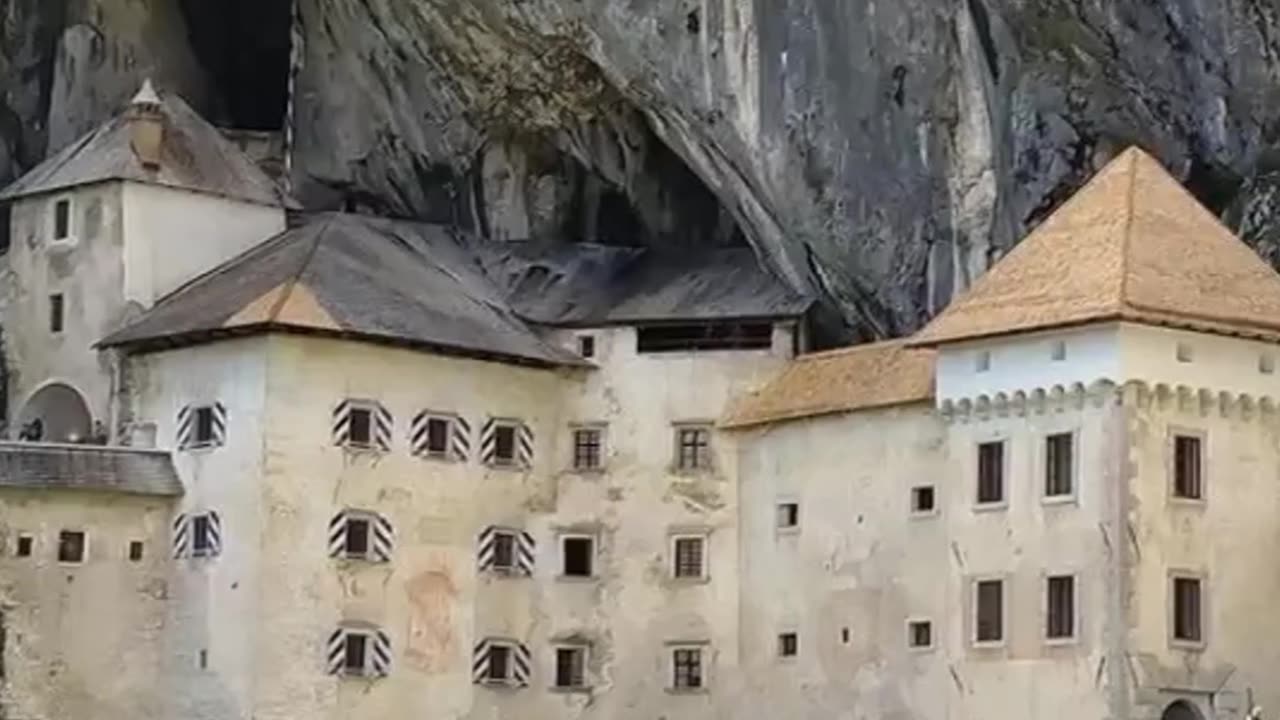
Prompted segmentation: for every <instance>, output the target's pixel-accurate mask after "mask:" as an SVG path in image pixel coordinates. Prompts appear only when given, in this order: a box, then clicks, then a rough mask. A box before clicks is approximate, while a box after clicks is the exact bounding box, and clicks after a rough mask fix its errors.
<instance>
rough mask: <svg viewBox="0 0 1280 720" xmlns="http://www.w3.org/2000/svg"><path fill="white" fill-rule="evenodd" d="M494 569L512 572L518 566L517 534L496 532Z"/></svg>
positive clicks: (494, 539) (494, 538)
mask: <svg viewBox="0 0 1280 720" xmlns="http://www.w3.org/2000/svg"><path fill="white" fill-rule="evenodd" d="M492 567H493V569H494V570H497V571H499V572H511V571H512V570H515V567H516V536H515V534H514V533H509V532H500V531H499V532H495V533H494V534H493V564H492Z"/></svg>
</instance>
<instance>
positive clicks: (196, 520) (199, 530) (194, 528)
mask: <svg viewBox="0 0 1280 720" xmlns="http://www.w3.org/2000/svg"><path fill="white" fill-rule="evenodd" d="M212 550H213V533H212V528H211V527H210V526H209V516H208V515H196V516H195V517H193V518H191V553H192V554H193V555H196V556H197V557H198V556H201V555H208V554H209V553H210V552H212Z"/></svg>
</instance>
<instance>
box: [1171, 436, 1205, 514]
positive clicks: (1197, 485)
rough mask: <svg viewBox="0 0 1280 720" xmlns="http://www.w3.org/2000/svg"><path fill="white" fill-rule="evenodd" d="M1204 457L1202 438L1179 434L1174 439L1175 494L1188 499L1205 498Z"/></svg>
mask: <svg viewBox="0 0 1280 720" xmlns="http://www.w3.org/2000/svg"><path fill="white" fill-rule="evenodd" d="M1203 467H1204V465H1203V457H1202V448H1201V443H1200V438H1198V437H1196V436H1194V435H1177V436H1175V437H1174V439H1173V495H1174V497H1178V498H1183V499H1186V500H1200V499H1202V498H1203V492H1204V487H1203V478H1202V477H1201V474H1202V470H1203Z"/></svg>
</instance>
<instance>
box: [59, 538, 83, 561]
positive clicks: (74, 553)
mask: <svg viewBox="0 0 1280 720" xmlns="http://www.w3.org/2000/svg"><path fill="white" fill-rule="evenodd" d="M86 542H87V540H86V538H85V534H84V533H83V532H81V531H79V530H63V531H62V532H60V533H58V562H60V563H67V564H73V565H78V564H80V563H82V562H84V556H85V544H86Z"/></svg>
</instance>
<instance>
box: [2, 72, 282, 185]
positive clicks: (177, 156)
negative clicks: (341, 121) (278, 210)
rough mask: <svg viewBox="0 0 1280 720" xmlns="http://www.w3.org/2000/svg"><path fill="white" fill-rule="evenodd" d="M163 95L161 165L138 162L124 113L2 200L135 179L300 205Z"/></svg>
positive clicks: (38, 170)
mask: <svg viewBox="0 0 1280 720" xmlns="http://www.w3.org/2000/svg"><path fill="white" fill-rule="evenodd" d="M160 97H161V100H162V104H161V110H162V112H163V113H164V115H165V119H166V126H165V133H164V141H163V145H162V150H161V166H160V169H158V170H154V171H152V170H147V169H146V168H144V167H143V166H142V163H141V162H139V161H138V158H137V156H136V155H135V154H134V152H133V148H132V146H131V141H130V132H129V125H128V121H127V120H126V119H125V117H124V113H123V112H121V113H120V114H117V115H116V116H115V117H113V118H112V119H110V120H108V121H107V122H105V123H103V124H102V125H100V126H98V127H97V128H96V129H94V130H92V131H90V132H89V133H88V134H86V135H85V136H83V137H81V138H80V139H79V140H76V141H75V142H73V143H71V144H70V145H68V146H67V147H65V148H63V149H62V150H61V151H59V152H58V153H56V154H54V155H53V156H52V157H50V158H48V159H46V160H45V161H44V162H42V163H40V164H39V165H37V166H36V167H34V168H32V169H31V170H30V171H29V172H27V173H26V174H25V175H23V176H22V177H20V178H18V179H17V180H16V181H14V182H13V184H11V185H10V186H9V187H7V188H5V189H4V191H3V192H0V202H6V201H11V200H15V199H17V198H20V197H25V196H28V195H38V194H41V193H49V192H55V191H59V190H65V189H67V188H70V187H74V186H77V185H87V184H90V183H96V182H103V181H107V180H132V181H136V182H140V183H147V184H151V185H163V186H167V187H175V188H182V189H186V190H193V191H197V192H204V193H211V194H215V195H221V196H223V197H228V198H233V199H236V200H245V201H248V202H254V203H260V204H263V205H281V206H285V207H293V206H294V205H295V203H294V202H293V201H292V200H291V199H289V197H288V196H287V195H286V194H285V193H283V192H282V191H281V190H280V188H279V187H278V186H277V185H276V183H275V182H274V181H272V180H271V178H270V177H268V176H267V174H266V173H264V172H263V171H262V169H261V168H259V167H258V166H257V165H256V164H255V163H254V162H253V161H252V160H250V159H249V158H248V157H247V156H246V155H245V154H244V153H243V152H241V151H240V149H239V148H237V147H236V146H235V145H232V144H231V143H230V142H228V141H227V140H226V138H224V137H223V136H222V133H220V132H219V131H218V130H217V129H216V128H214V127H213V126H212V125H210V124H209V123H207V122H205V120H204V118H202V117H200V115H199V114H197V113H196V112H195V111H194V110H192V109H191V107H190V106H189V105H187V104H186V102H184V101H183V100H182V98H180V97H178V96H177V95H173V94H169V93H161V94H160Z"/></svg>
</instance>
